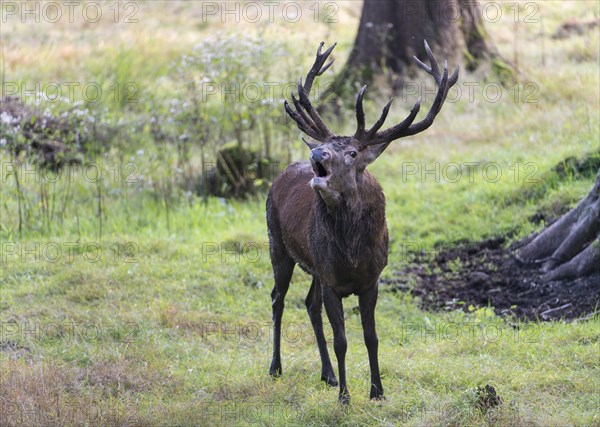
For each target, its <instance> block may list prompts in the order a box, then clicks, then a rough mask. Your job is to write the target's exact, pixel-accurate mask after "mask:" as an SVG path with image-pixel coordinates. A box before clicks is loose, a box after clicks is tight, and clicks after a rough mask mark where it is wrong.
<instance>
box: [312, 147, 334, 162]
mask: <svg viewBox="0 0 600 427" xmlns="http://www.w3.org/2000/svg"><path fill="white" fill-rule="evenodd" d="M330 157H331V154H329V152H328V151H327V150H324V149H322V148H315V149H314V150H312V151H311V152H310V159H311V160H312V161H314V162H323V161H326V160H328V159H329V158H330Z"/></svg>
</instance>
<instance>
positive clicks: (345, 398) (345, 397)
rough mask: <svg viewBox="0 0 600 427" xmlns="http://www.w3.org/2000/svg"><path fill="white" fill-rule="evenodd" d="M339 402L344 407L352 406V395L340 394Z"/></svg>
mask: <svg viewBox="0 0 600 427" xmlns="http://www.w3.org/2000/svg"><path fill="white" fill-rule="evenodd" d="M338 402H339V403H341V404H342V405H349V404H350V395H349V394H340V395H339V397H338Z"/></svg>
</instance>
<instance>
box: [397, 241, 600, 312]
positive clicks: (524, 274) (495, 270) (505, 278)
mask: <svg viewBox="0 0 600 427" xmlns="http://www.w3.org/2000/svg"><path fill="white" fill-rule="evenodd" d="M522 243H523V242H519V243H516V244H513V245H511V246H510V247H506V239H505V238H503V237H499V238H495V239H490V240H485V241H482V242H478V243H467V244H462V245H458V246H455V247H453V248H451V249H448V250H445V251H443V252H440V253H439V254H437V255H436V256H435V257H434V259H433V260H432V261H430V262H428V263H413V264H411V265H409V267H407V268H406V269H405V270H404V271H401V272H399V273H398V279H395V280H392V281H391V283H389V284H390V285H391V286H392V287H393V288H394V289H397V290H403V291H410V292H411V293H412V294H413V295H415V296H418V297H420V299H421V301H422V306H423V308H425V309H428V310H455V309H461V308H462V309H464V310H467V309H468V307H469V306H474V307H487V306H491V307H493V308H494V310H495V312H496V314H498V315H503V316H508V317H514V318H518V319H523V320H544V321H546V320H557V319H565V320H572V319H576V318H582V317H588V316H590V317H591V316H592V315H593V314H594V313H596V312H597V311H598V310H599V309H600V274H595V275H592V276H589V277H586V278H581V279H577V280H572V281H558V282H548V283H543V282H542V281H541V280H540V277H541V276H542V272H541V271H540V268H539V266H537V265H525V264H523V263H520V262H519V261H518V260H516V259H515V257H514V252H515V250H516V249H517V248H518V247H520V246H521V245H522ZM409 278H412V279H414V281H416V283H417V284H416V286H414V287H409V286H408V285H407V282H408V279H409Z"/></svg>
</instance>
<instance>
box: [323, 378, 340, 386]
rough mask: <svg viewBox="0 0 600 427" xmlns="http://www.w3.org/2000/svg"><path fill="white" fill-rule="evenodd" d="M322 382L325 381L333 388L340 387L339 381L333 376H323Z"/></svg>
mask: <svg viewBox="0 0 600 427" xmlns="http://www.w3.org/2000/svg"><path fill="white" fill-rule="evenodd" d="M321 381H324V382H325V383H326V384H327V385H329V386H331V387H337V386H338V382H337V379H336V378H335V375H333V376H328V375H321Z"/></svg>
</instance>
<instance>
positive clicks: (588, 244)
mask: <svg viewBox="0 0 600 427" xmlns="http://www.w3.org/2000/svg"><path fill="white" fill-rule="evenodd" d="M517 259H518V260H519V261H521V262H524V263H542V264H543V266H542V269H543V271H544V272H545V273H546V274H545V275H544V276H543V279H545V280H548V281H554V280H563V279H574V278H578V277H585V276H587V275H590V274H592V273H595V272H598V271H600V170H599V171H598V175H597V178H596V183H595V184H594V186H593V188H592V190H591V191H590V193H589V194H588V195H587V196H586V197H585V198H584V199H583V200H582V201H581V202H579V204H578V205H577V206H576V207H575V208H573V209H572V210H571V211H569V212H568V213H567V214H565V215H563V216H562V217H561V218H560V219H559V220H558V221H556V222H554V223H553V224H552V225H550V226H549V227H548V228H546V229H545V230H544V231H542V232H541V233H540V234H538V235H537V236H536V237H535V238H534V239H533V240H532V241H531V242H529V243H528V244H527V245H525V247H524V248H522V249H521V251H520V252H519V254H518V256H517Z"/></svg>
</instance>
